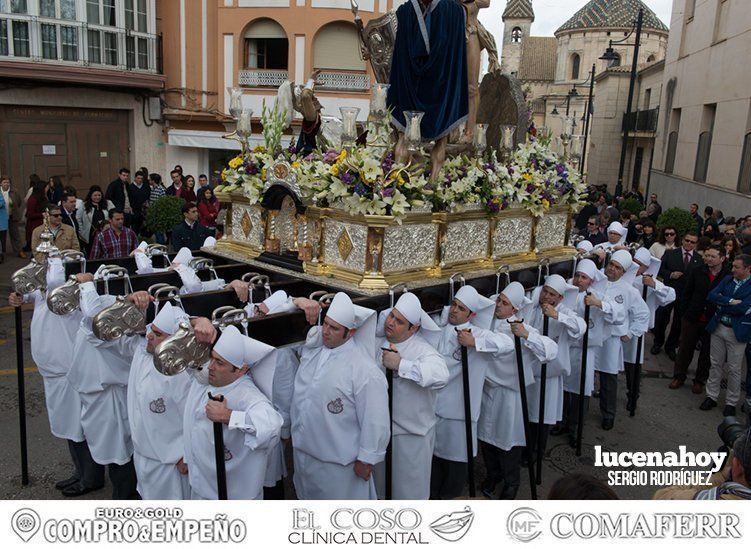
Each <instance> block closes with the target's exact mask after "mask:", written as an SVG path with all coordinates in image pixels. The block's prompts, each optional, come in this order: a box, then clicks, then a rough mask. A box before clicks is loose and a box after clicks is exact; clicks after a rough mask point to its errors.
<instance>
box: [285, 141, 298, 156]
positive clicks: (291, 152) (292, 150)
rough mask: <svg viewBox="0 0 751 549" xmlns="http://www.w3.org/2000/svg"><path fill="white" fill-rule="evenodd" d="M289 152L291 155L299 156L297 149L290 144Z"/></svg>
mask: <svg viewBox="0 0 751 549" xmlns="http://www.w3.org/2000/svg"><path fill="white" fill-rule="evenodd" d="M287 152H289V154H297V147H295V146H294V145H293V144H292V143H290V144H289V147H287Z"/></svg>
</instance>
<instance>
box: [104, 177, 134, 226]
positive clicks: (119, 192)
mask: <svg viewBox="0 0 751 549" xmlns="http://www.w3.org/2000/svg"><path fill="white" fill-rule="evenodd" d="M128 179H130V170H129V169H128V168H120V171H119V172H118V174H117V179H115V180H114V181H113V182H111V183H110V184H109V186H108V187H107V192H106V193H104V199H105V200H109V201H110V202H112V203H113V204H114V205H115V209H117V210H122V211H123V212H125V226H126V227H130V225H131V222H132V219H133V206H132V205H131V203H130V196H129V193H128Z"/></svg>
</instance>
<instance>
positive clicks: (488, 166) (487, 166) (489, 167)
mask: <svg viewBox="0 0 751 549" xmlns="http://www.w3.org/2000/svg"><path fill="white" fill-rule="evenodd" d="M482 169H483V170H485V171H489V172H492V171H495V164H493V163H492V162H488V163H487V164H485V165H484V166H483V167H482Z"/></svg>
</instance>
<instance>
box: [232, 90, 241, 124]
mask: <svg viewBox="0 0 751 549" xmlns="http://www.w3.org/2000/svg"><path fill="white" fill-rule="evenodd" d="M242 96H243V91H242V89H240V88H231V89H230V90H229V113H230V115H231V116H232V118H234V119H235V120H237V119H238V118H239V117H240V113H242V110H243V103H242Z"/></svg>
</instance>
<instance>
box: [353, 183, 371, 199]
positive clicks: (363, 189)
mask: <svg viewBox="0 0 751 549" xmlns="http://www.w3.org/2000/svg"><path fill="white" fill-rule="evenodd" d="M369 191H370V187H368V186H367V185H365V184H364V183H363V182H362V181H360V182H358V183H357V184H356V185H355V189H354V193H355V194H356V195H357V196H365V195H366V194H368V192H369Z"/></svg>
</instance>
